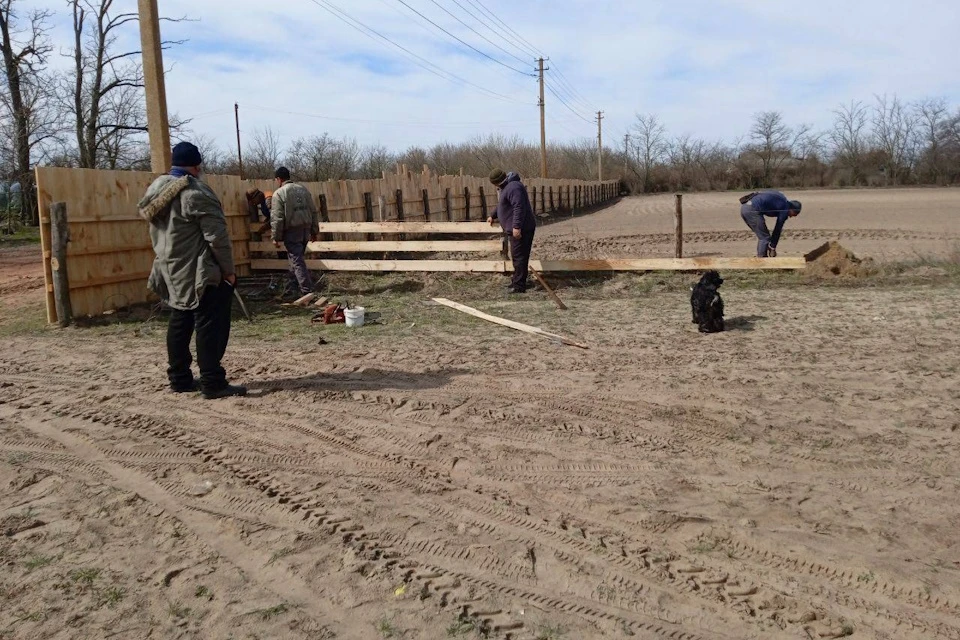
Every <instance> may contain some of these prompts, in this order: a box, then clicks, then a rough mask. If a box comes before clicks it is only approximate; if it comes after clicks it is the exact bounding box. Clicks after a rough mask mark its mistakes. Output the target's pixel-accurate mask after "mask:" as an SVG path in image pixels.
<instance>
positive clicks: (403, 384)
mask: <svg viewBox="0 0 960 640" xmlns="http://www.w3.org/2000/svg"><path fill="white" fill-rule="evenodd" d="M466 373H469V372H468V371H467V370H465V369H443V370H441V371H434V372H429V373H408V372H406V371H384V370H382V369H376V368H373V367H367V368H363V369H361V370H359V371H355V372H353V373H317V374H313V375H309V376H301V377H299V378H278V379H276V380H262V381H259V382H251V383H248V384H247V385H246V386H247V389H249V390H250V392H251V393H250V395H251V396H255V397H256V396H265V395H269V394H271V393H277V392H279V391H292V390H295V391H381V390H386V389H392V390H410V391H415V390H421V389H439V388H441V387H445V386H447V385H448V384H449V383H450V381H451V380H452V379H453V378H454V377H456V376H458V375H463V374H466Z"/></svg>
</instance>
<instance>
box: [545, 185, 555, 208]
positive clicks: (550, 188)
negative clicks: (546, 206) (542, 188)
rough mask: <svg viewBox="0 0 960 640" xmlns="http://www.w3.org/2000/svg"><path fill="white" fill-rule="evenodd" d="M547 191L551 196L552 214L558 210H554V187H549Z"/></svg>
mask: <svg viewBox="0 0 960 640" xmlns="http://www.w3.org/2000/svg"><path fill="white" fill-rule="evenodd" d="M547 191H548V192H549V194H550V212H551V213H552V212H554V211H556V209H554V208H553V187H552V186H550V187H548V188H547Z"/></svg>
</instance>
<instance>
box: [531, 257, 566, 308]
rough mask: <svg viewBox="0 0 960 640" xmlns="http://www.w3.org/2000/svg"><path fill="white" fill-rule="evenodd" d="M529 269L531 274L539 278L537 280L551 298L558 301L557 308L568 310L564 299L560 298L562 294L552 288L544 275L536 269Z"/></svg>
mask: <svg viewBox="0 0 960 640" xmlns="http://www.w3.org/2000/svg"><path fill="white" fill-rule="evenodd" d="M528 269H529V267H528ZM529 271H530V274H531V275H532V276H533V277H534V278H536V279H537V282H539V283H540V286H542V287H543V289H544V291H546V292H547V295H549V296H550V297H551V298H553V301H554V302H555V303H556V305H557V308H558V309H560V310H561V311H566V310H567V305H565V304H563V300H561V299H560V296H558V295H557V294H556V293H555V292H554V291H553V289H551V288H550V285H548V284H547V281H546V280H544V279H543V277H542V276H541V275H540V274H539V273H537V271H536V269H529Z"/></svg>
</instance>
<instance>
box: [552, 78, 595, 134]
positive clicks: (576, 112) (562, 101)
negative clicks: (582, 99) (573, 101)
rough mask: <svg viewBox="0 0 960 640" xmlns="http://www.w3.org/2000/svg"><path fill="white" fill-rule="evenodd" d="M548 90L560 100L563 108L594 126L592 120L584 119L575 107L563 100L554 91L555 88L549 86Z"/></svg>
mask: <svg viewBox="0 0 960 640" xmlns="http://www.w3.org/2000/svg"><path fill="white" fill-rule="evenodd" d="M547 90H548V91H550V93H552V94H553V95H554V97H555V98H556V99H557V100H559V101H560V103H561V104H562V105H563V106H565V107H566V108H567V109H569V110H570V113H572V114H573V115H575V116H577V117H578V118H580V119H581V120H583V121H584V122H587V123H589V124H593V121H592V120H590V119H589V118H585V117H583V116H582V115H581V114H580V113H579V112H578V111H577V110H576V109H574V108H573V107H571V106H570V104H569V103H568V102H567V101H566V100H564V99H563V96H561V95H560V94H559V93H557V92H556V91H554V89H553V87H552V86H550V85H549V84H548V85H547Z"/></svg>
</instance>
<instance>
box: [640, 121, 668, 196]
mask: <svg viewBox="0 0 960 640" xmlns="http://www.w3.org/2000/svg"><path fill="white" fill-rule="evenodd" d="M633 131H634V135H635V136H636V139H637V165H638V167H639V170H640V177H641V179H642V181H643V191H644V192H645V193H646V192H648V191H650V187H651V184H650V178H651V176H652V175H653V167H654V166H655V165H656V164H658V163H660V162H661V161H662V160H663V156H664V154H666V153H667V150H668V149H669V147H670V145H669V144H668V142H667V129H666V127H664V126H663V124H661V123H660V120H659V119H658V118H657V116H655V115H653V114H646V115H641V114H637V122H636V123H635V124H634V125H633Z"/></svg>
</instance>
